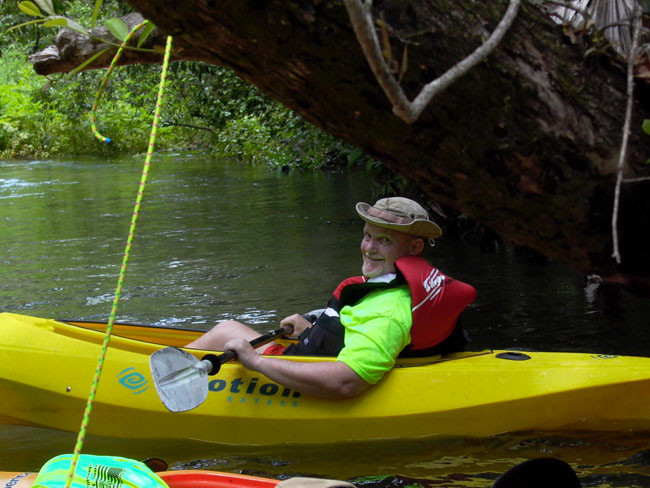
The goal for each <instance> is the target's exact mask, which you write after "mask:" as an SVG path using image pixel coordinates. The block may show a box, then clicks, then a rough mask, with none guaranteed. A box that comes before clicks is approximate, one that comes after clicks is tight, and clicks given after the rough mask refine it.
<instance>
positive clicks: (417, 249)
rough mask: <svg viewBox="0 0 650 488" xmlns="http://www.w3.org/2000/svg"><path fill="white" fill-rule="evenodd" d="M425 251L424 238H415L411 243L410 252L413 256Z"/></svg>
mask: <svg viewBox="0 0 650 488" xmlns="http://www.w3.org/2000/svg"><path fill="white" fill-rule="evenodd" d="M422 251H424V239H422V238H421V237H418V238H417V239H413V240H412V241H411V243H410V244H409V254H410V255H411V256H419V255H420V254H422Z"/></svg>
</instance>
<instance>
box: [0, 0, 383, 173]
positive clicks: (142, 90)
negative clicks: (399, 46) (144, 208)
mask: <svg viewBox="0 0 650 488" xmlns="http://www.w3.org/2000/svg"><path fill="white" fill-rule="evenodd" d="M61 3H62V2H60V3H59V4H57V2H54V7H55V9H60V10H57V11H61V12H63V11H64V10H65V12H64V13H65V15H66V16H69V17H72V18H76V19H78V21H79V23H81V24H84V25H88V23H89V22H90V16H91V9H92V2H90V1H88V0H86V1H84V0H77V1H75V2H71V3H70V2H66V3H65V5H62V4H61ZM126 8H127V7H125V6H124V5H122V4H119V3H117V2H104V5H103V6H102V14H103V15H104V16H115V15H121V14H124V13H126V12H127V10H125V9H126ZM25 17H26V16H25V15H24V14H22V13H21V12H20V11H19V10H18V8H17V7H16V4H15V3H13V2H0V22H1V25H3V26H7V27H9V26H12V25H17V24H20V23H21V22H24V21H25V20H26V18H25ZM55 33H56V29H48V28H43V27H39V26H36V25H26V26H24V27H21V28H19V29H15V30H12V31H10V32H3V35H2V38H1V39H0V57H1V62H0V157H3V158H9V157H18V158H43V157H47V156H51V155H54V154H77V155H82V154H95V155H97V154H99V155H112V154H120V153H122V154H123V153H138V152H143V151H144V150H145V149H146V145H147V141H148V138H149V133H150V130H151V119H152V114H153V111H154V105H155V100H156V94H157V90H158V83H159V78H160V70H161V67H160V66H125V67H120V68H118V69H116V70H115V71H114V72H113V74H112V76H111V78H110V80H109V82H108V85H107V88H106V90H105V92H104V94H103V95H102V99H101V101H100V104H99V109H98V111H97V113H96V119H97V127H98V130H99V131H100V133H102V135H105V136H106V137H109V138H111V139H112V141H113V142H112V143H110V144H103V143H101V142H99V141H98V140H97V139H96V138H95V137H94V135H93V134H92V131H91V128H90V118H89V115H90V111H91V107H92V104H93V101H94V99H95V95H96V93H97V89H98V87H99V85H100V83H101V79H102V77H103V76H104V75H105V72H104V71H103V70H102V71H88V72H81V73H79V74H77V75H73V76H68V75H63V76H61V75H57V76H52V77H49V78H44V77H42V76H38V75H36V74H35V73H34V72H33V70H32V68H31V64H30V63H29V62H28V60H27V57H28V54H29V53H30V52H34V51H36V50H38V49H42V48H43V47H45V46H47V45H49V44H52V41H53V35H54V34H55ZM156 147H157V150H163V149H169V148H175V149H182V148H190V147H191V148H205V149H207V150H209V151H210V152H211V153H213V154H214V155H216V156H221V157H231V158H236V159H238V160H241V161H246V162H252V163H262V164H266V165H269V166H273V167H301V168H317V167H332V166H336V167H338V166H344V165H348V164H354V163H360V162H362V161H364V162H365V163H366V164H367V165H369V166H373V167H376V166H377V163H375V162H372V161H368V159H367V158H365V157H363V155H362V153H361V151H359V150H358V149H355V148H353V147H351V146H349V145H347V144H345V143H343V142H342V141H339V140H337V139H335V138H333V137H331V136H330V135H328V134H326V133H324V132H322V131H320V130H318V129H316V128H315V127H313V126H311V125H310V124H308V123H306V122H304V121H303V120H302V119H300V118H299V117H298V116H296V115H295V114H294V113H292V112H291V111H290V110H288V109H286V108H284V107H283V106H281V105H279V104H278V103H277V102H275V101H273V100H271V99H269V98H268V97H266V96H264V95H263V94H261V93H260V92H259V91H258V90H257V89H255V87H253V86H251V85H249V84H247V83H245V82H243V81H242V80H240V79H239V78H237V77H236V76H235V75H234V74H232V72H230V71H229V70H227V69H225V68H220V67H216V66H212V65H206V64H201V63H190V62H179V63H173V64H172V65H171V67H170V73H169V75H168V84H167V86H166V91H165V98H164V104H163V109H162V117H161V128H160V130H159V137H158V139H157V142H156Z"/></svg>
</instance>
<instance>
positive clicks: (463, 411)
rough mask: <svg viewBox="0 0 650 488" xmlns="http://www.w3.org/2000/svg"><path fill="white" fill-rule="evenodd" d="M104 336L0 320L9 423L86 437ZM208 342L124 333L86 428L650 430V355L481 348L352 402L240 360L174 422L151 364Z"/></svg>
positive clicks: (308, 439)
mask: <svg viewBox="0 0 650 488" xmlns="http://www.w3.org/2000/svg"><path fill="white" fill-rule="evenodd" d="M104 328H105V324H99V323H93V324H91V323H80V322H74V323H72V322H70V323H66V322H61V321H56V320H51V319H40V318H35V317H28V316H24V315H17V314H7V313H4V314H0V391H2V392H3V401H2V402H0V422H3V423H15V424H23V425H33V426H40V427H47V428H53V429H59V430H64V431H71V432H76V431H78V429H79V426H80V423H81V419H82V416H83V412H84V409H85V407H86V402H87V398H88V395H89V392H90V389H91V383H92V378H93V375H94V373H95V369H96V367H97V362H98V358H99V356H100V352H101V345H102V341H103V339H104V333H103V329H104ZM199 333H200V332H196V331H187V330H179V329H163V328H157V327H147V326H129V325H116V326H115V329H114V331H113V336H112V338H111V340H110V347H109V348H108V352H107V355H106V357H105V359H104V362H103V369H102V376H101V380H100V382H99V387H98V389H97V393H96V396H95V400H94V403H93V407H92V412H91V421H90V423H89V426H88V432H89V433H91V434H95V435H102V436H111V437H126V438H144V439H155V438H183V439H188V438H193V439H199V440H204V441H210V442H219V443H224V444H238V445H271V444H284V443H296V444H314V443H318V444H320V443H326V442H342V441H363V440H380V439H408V438H422V437H430V436H436V435H462V436H489V435H495V434H499V433H504V432H514V431H527V430H554V431H558V430H621V429H647V428H650V358H640V357H625V356H607V355H599V354H583V353H544V352H526V353H513V352H510V353H504V351H480V352H469V353H457V354H453V355H449V356H446V357H443V358H427V359H424V360H408V361H405V362H404V363H402V364H400V366H399V367H397V368H395V369H393V370H392V371H391V372H389V373H388V374H387V375H386V377H385V378H384V379H383V380H382V381H381V382H380V384H379V385H377V386H374V387H372V388H370V389H369V390H368V391H367V392H366V393H364V394H362V395H361V396H359V397H356V398H353V399H349V400H344V401H333V400H324V399H319V398H315V397H312V396H308V395H303V394H301V393H300V392H296V391H292V390H290V389H288V388H285V387H283V386H280V385H278V384H276V383H274V382H273V381H271V380H269V379H268V378H266V377H264V376H262V375H260V374H258V373H255V372H251V371H248V370H246V369H245V368H243V367H242V366H241V365H240V364H238V363H237V362H231V363H227V364H224V365H223V366H222V368H221V370H220V371H219V373H218V374H217V375H215V376H211V377H210V382H209V392H208V397H207V400H206V401H205V402H204V403H203V404H202V405H200V406H199V407H197V408H196V409H194V410H191V411H188V412H183V413H171V412H169V411H168V410H167V409H166V408H165V407H164V406H163V405H162V402H161V401H160V399H159V398H158V395H157V394H156V391H155V388H154V385H153V380H152V378H151V373H150V370H149V357H150V356H151V354H152V353H153V352H155V351H156V350H158V349H160V348H162V347H166V346H169V345H174V346H181V345H183V344H187V343H188V342H190V341H191V340H192V339H193V338H194V337H196V335H197V334H199ZM188 351H189V352H191V353H192V354H194V355H196V357H197V358H199V359H200V358H201V357H202V356H203V355H204V354H205V351H192V350H188ZM282 359H283V360H291V361H329V360H331V359H328V358H305V357H290V358H282ZM280 421H283V428H281V429H280V428H277V425H278V422H280ZM287 426H288V427H287Z"/></svg>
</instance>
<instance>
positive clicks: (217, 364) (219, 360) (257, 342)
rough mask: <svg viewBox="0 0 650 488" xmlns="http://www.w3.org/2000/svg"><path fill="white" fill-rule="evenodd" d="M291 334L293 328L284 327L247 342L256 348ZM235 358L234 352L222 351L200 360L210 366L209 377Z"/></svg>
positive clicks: (289, 326)
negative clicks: (208, 363)
mask: <svg viewBox="0 0 650 488" xmlns="http://www.w3.org/2000/svg"><path fill="white" fill-rule="evenodd" d="M292 332H293V326H291V325H285V326H284V327H280V328H279V329H275V330H272V331H270V332H268V333H266V334H264V335H261V336H259V337H256V338H255V339H253V340H252V341H250V342H249V344H250V345H251V346H252V347H254V348H257V347H259V346H263V345H264V344H268V343H269V342H271V341H273V339H275V338H277V337H282V336H285V335H287V334H291V333H292ZM236 357H237V353H236V352H235V351H230V350H229V351H224V352H223V353H222V354H219V355H216V354H206V355H205V356H203V357H202V358H201V361H202V362H203V361H208V362H210V363H211V364H212V368H211V369H210V371H209V372H208V374H209V375H210V376H212V375H215V374H217V373H218V372H219V370H220V369H221V365H222V364H223V363H227V362H228V361H232V360H233V359H235V358H236Z"/></svg>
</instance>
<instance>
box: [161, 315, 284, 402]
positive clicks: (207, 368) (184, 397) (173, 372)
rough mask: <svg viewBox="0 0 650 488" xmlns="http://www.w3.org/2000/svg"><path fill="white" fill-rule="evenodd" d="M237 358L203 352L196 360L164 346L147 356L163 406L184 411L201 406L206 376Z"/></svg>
mask: <svg viewBox="0 0 650 488" xmlns="http://www.w3.org/2000/svg"><path fill="white" fill-rule="evenodd" d="M291 332H293V327H292V326H291V325H287V326H284V327H281V328H280V329H275V330H272V331H270V332H268V333H267V334H264V335H262V336H260V337H257V338H255V339H253V340H252V341H250V342H249V344H250V345H251V346H253V347H259V346H262V345H264V344H268V343H269V342H271V341H272V340H273V339H275V338H276V337H281V336H284V335H287V334H291ZM236 357H237V353H236V352H235V351H225V352H223V353H221V354H219V355H216V354H206V355H205V356H203V358H201V360H200V361H199V360H198V359H197V358H196V357H194V356H193V355H192V354H190V353H189V352H187V351H184V350H183V349H179V348H178V347H165V348H164V349H159V350H158V351H156V352H154V353H153V354H152V355H151V357H150V358H149V367H150V368H151V376H152V377H153V384H154V385H155V387H156V391H157V392H158V396H159V397H160V400H161V401H162V402H163V405H165V407H167V409H168V410H170V411H172V412H185V411H187V410H192V409H193V408H196V407H198V406H199V405H201V404H202V403H203V402H204V401H205V399H206V398H207V397H208V375H210V376H212V375H214V374H217V373H218V372H219V370H220V369H221V365H222V364H223V363H226V362H228V361H231V360H233V359H235V358H236Z"/></svg>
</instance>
